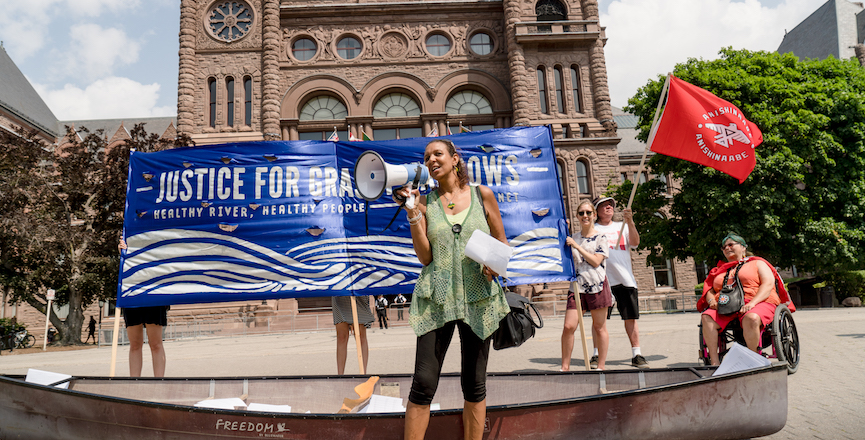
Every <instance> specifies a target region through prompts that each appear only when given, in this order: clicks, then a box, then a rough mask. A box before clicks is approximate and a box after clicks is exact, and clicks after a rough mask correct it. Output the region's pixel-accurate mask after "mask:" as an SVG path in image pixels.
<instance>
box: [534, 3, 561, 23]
mask: <svg viewBox="0 0 865 440" xmlns="http://www.w3.org/2000/svg"><path fill="white" fill-rule="evenodd" d="M535 15H537V16H538V21H561V20H564V19H565V15H566V14H565V6H564V5H562V2H560V1H559V0H539V1H538V2H537V3H536V4H535Z"/></svg>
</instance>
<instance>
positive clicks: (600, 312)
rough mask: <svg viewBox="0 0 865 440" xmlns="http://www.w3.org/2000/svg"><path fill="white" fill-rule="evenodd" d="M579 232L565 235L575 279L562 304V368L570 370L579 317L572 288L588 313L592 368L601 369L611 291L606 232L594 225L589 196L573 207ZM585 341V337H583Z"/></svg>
mask: <svg viewBox="0 0 865 440" xmlns="http://www.w3.org/2000/svg"><path fill="white" fill-rule="evenodd" d="M577 218H578V219H579V220H580V232H577V233H576V234H573V236H571V237H568V238H567V240H566V243H567V244H568V246H570V247H571V248H573V251H572V252H573V253H574V264H575V265H576V270H577V280H576V281H574V282H572V283H571V288H570V291H569V292H568V301H567V306H566V307H565V310H566V311H565V324H564V327H563V328H562V368H561V369H560V370H559V371H570V369H571V353H572V352H573V350H574V332H575V331H576V330H577V326H578V325H579V323H580V319H583V317H582V316H580V314H579V313H577V300H576V298H575V292H579V295H580V304H581V307H582V311H589V312H590V313H591V314H592V342H593V343H594V344H595V345H596V346H597V350H598V354H597V364H596V365H595V366H593V367H592V368H595V369H598V370H603V369H604V368H605V366H606V361H607V349H608V348H609V347H610V334H609V333H608V332H607V310H609V308H610V307H611V306H612V305H613V295H612V294H611V293H610V284H609V283H608V282H607V275H606V260H607V257H608V256H609V253H610V247H609V245H608V244H607V236H606V235H604V234H601V233H599V232H598V231H597V230H596V229H595V227H594V226H595V208H594V206H593V205H592V202H591V201H589V200H583V201H582V202H580V204H579V206H578V207H577ZM584 342H585V341H584Z"/></svg>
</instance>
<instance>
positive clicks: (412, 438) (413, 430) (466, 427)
mask: <svg viewBox="0 0 865 440" xmlns="http://www.w3.org/2000/svg"><path fill="white" fill-rule="evenodd" d="M429 412H430V406H429V405H418V404H416V403H412V402H409V403H408V406H406V409H405V432H404V433H403V438H404V439H405V440H423V438H424V436H425V435H426V430H427V427H428V426H429ZM486 419H487V400H486V399H484V400H482V401H480V402H468V401H466V402H465V403H464V404H463V438H465V439H466V440H480V439H482V438H483V436H484V424H485V423H486Z"/></svg>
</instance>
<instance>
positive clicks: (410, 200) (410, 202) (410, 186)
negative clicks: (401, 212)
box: [405, 183, 414, 209]
mask: <svg viewBox="0 0 865 440" xmlns="http://www.w3.org/2000/svg"><path fill="white" fill-rule="evenodd" d="M413 189H414V183H409V184H408V199H407V200H406V202H405V206H406V207H407V208H408V209H414V193H413V192H412V190H413Z"/></svg>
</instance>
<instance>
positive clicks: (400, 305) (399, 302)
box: [393, 293, 406, 321]
mask: <svg viewBox="0 0 865 440" xmlns="http://www.w3.org/2000/svg"><path fill="white" fill-rule="evenodd" d="M393 303H394V304H396V319H397V321H402V311H403V309H405V303H406V299H405V297H404V296H402V293H400V294H399V295H397V296H396V298H394V300H393Z"/></svg>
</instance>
